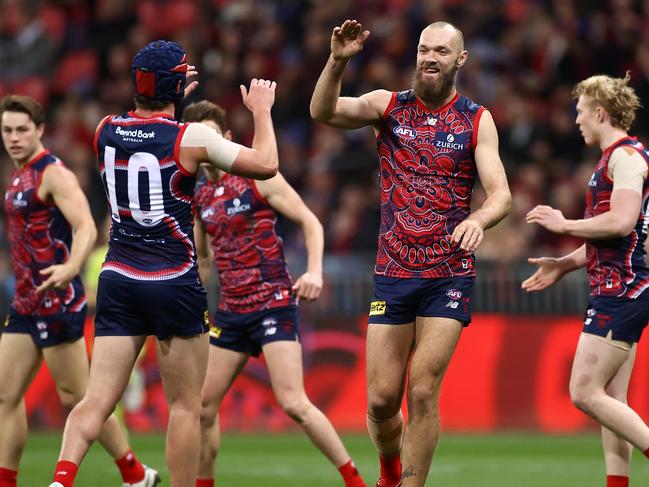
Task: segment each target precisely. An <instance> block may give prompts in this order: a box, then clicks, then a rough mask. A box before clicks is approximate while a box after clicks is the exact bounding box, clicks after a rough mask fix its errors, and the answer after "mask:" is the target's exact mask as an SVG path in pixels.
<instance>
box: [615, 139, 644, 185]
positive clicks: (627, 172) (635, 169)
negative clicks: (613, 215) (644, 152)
mask: <svg viewBox="0 0 649 487" xmlns="http://www.w3.org/2000/svg"><path fill="white" fill-rule="evenodd" d="M609 173H610V175H611V176H612V178H613V190H616V189H631V190H633V191H635V192H637V193H640V194H642V187H643V185H644V180H645V179H646V177H647V163H646V162H645V160H644V158H643V157H642V156H641V155H640V154H638V153H637V152H636V151H634V150H629V152H627V151H626V150H624V149H622V150H617V151H615V152H614V154H613V157H611V160H610V162H609Z"/></svg>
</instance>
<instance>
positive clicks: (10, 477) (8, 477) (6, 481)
mask: <svg viewBox="0 0 649 487" xmlns="http://www.w3.org/2000/svg"><path fill="white" fill-rule="evenodd" d="M16 478H18V470H9V469H8V468H0V487H16Z"/></svg>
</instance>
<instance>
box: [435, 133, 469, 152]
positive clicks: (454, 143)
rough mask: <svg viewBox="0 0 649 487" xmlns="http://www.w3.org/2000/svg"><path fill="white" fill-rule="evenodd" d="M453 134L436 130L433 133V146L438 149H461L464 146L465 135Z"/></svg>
mask: <svg viewBox="0 0 649 487" xmlns="http://www.w3.org/2000/svg"><path fill="white" fill-rule="evenodd" d="M462 135H463V134H460V135H453V134H449V133H446V132H437V133H436V134H435V147H439V148H440V149H452V150H463V149H464V147H465V142H466V137H463V136H462Z"/></svg>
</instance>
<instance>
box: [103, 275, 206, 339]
mask: <svg viewBox="0 0 649 487" xmlns="http://www.w3.org/2000/svg"><path fill="white" fill-rule="evenodd" d="M208 328H209V325H208V314H207V298H206V295H205V290H204V289H203V287H202V286H201V285H200V284H198V283H196V284H182V285H180V284H170V283H162V282H142V281H134V280H132V279H129V280H127V279H124V280H121V279H112V278H107V277H104V276H101V275H100V276H99V284H98V286H97V310H96V313H95V336H138V335H155V336H156V337H157V338H158V340H166V339H168V338H169V337H171V336H179V337H190V336H195V335H200V334H201V333H205V332H207V330H208Z"/></svg>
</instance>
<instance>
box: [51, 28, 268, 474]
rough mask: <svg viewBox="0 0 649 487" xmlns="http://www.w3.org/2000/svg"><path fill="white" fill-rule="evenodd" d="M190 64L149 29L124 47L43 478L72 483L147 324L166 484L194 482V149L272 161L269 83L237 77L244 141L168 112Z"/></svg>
mask: <svg viewBox="0 0 649 487" xmlns="http://www.w3.org/2000/svg"><path fill="white" fill-rule="evenodd" d="M194 73H195V71H194V68H193V66H189V65H188V64H187V61H186V55H185V52H184V50H183V49H182V48H181V47H180V46H179V45H178V44H176V43H174V42H166V41H156V42H152V43H150V44H148V45H147V46H145V47H144V48H143V49H141V50H140V51H139V52H138V53H137V54H136V55H135V57H134V59H133V65H132V76H133V81H134V83H135V93H136V94H135V109H134V110H133V111H130V112H127V113H123V114H121V115H109V116H107V117H105V118H104V119H103V120H102V121H101V122H100V124H99V126H98V128H97V133H96V136H95V150H96V153H97V160H98V164H99V168H100V172H101V177H102V181H103V183H104V188H105V191H106V195H107V198H108V202H109V207H110V212H111V217H112V226H111V232H110V240H109V247H108V253H107V255H106V261H105V262H104V265H103V269H102V272H101V275H100V278H99V286H98V293H97V294H98V295H97V313H96V317H95V337H96V338H95V345H94V354H93V358H92V363H91V368H90V381H89V384H88V390H87V392H86V395H85V397H84V398H83V400H82V401H81V402H80V403H79V404H78V405H77V406H76V407H75V408H74V409H73V410H72V412H71V413H70V416H69V417H68V421H67V423H66V427H65V432H64V436H63V444H62V446H61V453H60V456H59V462H58V463H57V466H56V471H55V474H54V483H53V484H52V485H53V486H58V487H60V486H64V487H71V486H72V485H73V483H74V476H75V474H76V472H77V469H78V466H79V464H80V463H81V460H82V459H83V457H84V455H85V454H86V452H87V450H88V448H89V447H90V444H91V443H92V442H93V441H94V440H95V439H96V438H97V435H98V433H99V430H100V426H101V424H102V422H103V421H104V419H105V418H106V417H107V416H108V415H110V413H111V412H112V411H113V409H114V408H115V404H116V403H117V401H119V399H120V398H121V396H122V393H123V391H124V388H125V387H126V384H127V382H128V380H129V376H130V374H131V370H132V368H133V365H134V363H135V360H136V359H137V356H138V353H139V352H140V349H141V348H142V345H143V344H144V341H145V339H146V337H147V335H155V336H156V338H157V340H156V347H157V356H158V364H159V367H160V374H161V377H162V382H163V385H164V389H165V394H166V397H167V402H168V404H169V424H168V428H167V441H166V460H167V465H168V468H169V475H170V485H171V486H172V487H194V485H195V482H196V477H197V470H198V457H199V453H200V410H201V402H200V397H201V394H200V393H201V386H202V384H203V379H204V377H205V369H206V366H207V352H208V345H209V344H208V339H207V334H206V333H205V332H206V331H207V328H206V324H207V320H206V318H207V316H206V314H207V301H206V298H205V291H204V290H203V288H202V286H201V284H200V281H199V275H198V266H197V264H196V254H195V249H194V239H193V228H192V227H193V215H192V204H193V195H194V189H195V179H196V171H197V169H198V166H199V162H201V161H209V162H210V163H211V164H213V165H215V166H216V167H218V168H219V169H222V170H225V171H228V172H233V173H236V174H241V175H246V176H251V177H258V178H269V177H272V176H274V175H275V173H276V172H277V144H276V141H275V133H274V129H273V124H272V119H271V112H270V111H271V107H272V105H273V102H274V99H275V83H271V82H270V81H265V80H256V79H254V80H252V82H251V84H250V88H249V90H247V89H246V88H245V87H244V86H241V94H242V98H243V102H244V104H245V105H246V106H247V107H248V109H249V110H250V111H251V112H252V115H253V120H254V125H255V136H254V140H253V143H252V146H253V147H252V148H247V147H243V146H241V145H238V144H235V143H233V142H230V141H228V140H225V139H224V138H223V137H221V136H219V135H218V134H216V133H215V132H214V131H213V130H211V129H209V128H208V127H206V126H204V125H202V124H182V123H179V122H176V121H175V120H174V115H175V108H176V107H175V104H176V103H179V102H181V101H182V99H183V96H184V95H186V94H187V93H188V92H189V91H191V90H192V89H193V88H194V87H195V86H196V82H193V83H191V84H189V85H188V86H187V87H186V79H187V76H188V75H192V74H194Z"/></svg>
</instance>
